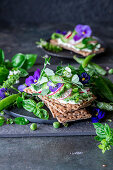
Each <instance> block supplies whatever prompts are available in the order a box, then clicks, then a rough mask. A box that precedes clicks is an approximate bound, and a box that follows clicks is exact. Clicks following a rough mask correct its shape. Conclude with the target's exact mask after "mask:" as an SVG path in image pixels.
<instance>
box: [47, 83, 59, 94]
mask: <svg viewBox="0 0 113 170" xmlns="http://www.w3.org/2000/svg"><path fill="white" fill-rule="evenodd" d="M61 85H62V84H61V83H57V84H55V85H53V84H52V82H51V81H49V82H48V83H47V86H49V90H50V91H51V92H55V91H56V90H57V89H58V88H59V87H60V86H61Z"/></svg>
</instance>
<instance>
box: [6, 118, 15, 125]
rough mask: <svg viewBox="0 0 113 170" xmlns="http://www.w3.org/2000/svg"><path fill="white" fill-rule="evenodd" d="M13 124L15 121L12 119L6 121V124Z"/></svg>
mask: <svg viewBox="0 0 113 170" xmlns="http://www.w3.org/2000/svg"><path fill="white" fill-rule="evenodd" d="M13 123H14V121H13V119H11V118H9V119H7V121H6V124H13Z"/></svg>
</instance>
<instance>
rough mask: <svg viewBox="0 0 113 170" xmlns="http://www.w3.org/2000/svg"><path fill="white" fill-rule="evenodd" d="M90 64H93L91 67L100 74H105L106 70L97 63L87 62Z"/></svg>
mask: <svg viewBox="0 0 113 170" xmlns="http://www.w3.org/2000/svg"><path fill="white" fill-rule="evenodd" d="M89 64H90V65H91V66H93V68H94V69H95V70H96V71H97V72H98V73H99V74H100V75H103V76H105V75H106V73H107V72H106V70H104V69H103V68H102V67H101V66H99V65H98V64H95V63H92V62H90V63H89Z"/></svg>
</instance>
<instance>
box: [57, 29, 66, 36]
mask: <svg viewBox="0 0 113 170" xmlns="http://www.w3.org/2000/svg"><path fill="white" fill-rule="evenodd" d="M56 33H58V34H62V35H66V34H67V31H60V30H57V31H56Z"/></svg>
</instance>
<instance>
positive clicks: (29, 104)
mask: <svg viewBox="0 0 113 170" xmlns="http://www.w3.org/2000/svg"><path fill="white" fill-rule="evenodd" d="M22 105H23V107H24V109H25V110H27V111H29V112H35V111H36V102H35V101H34V100H32V99H26V100H23V104H22Z"/></svg>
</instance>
